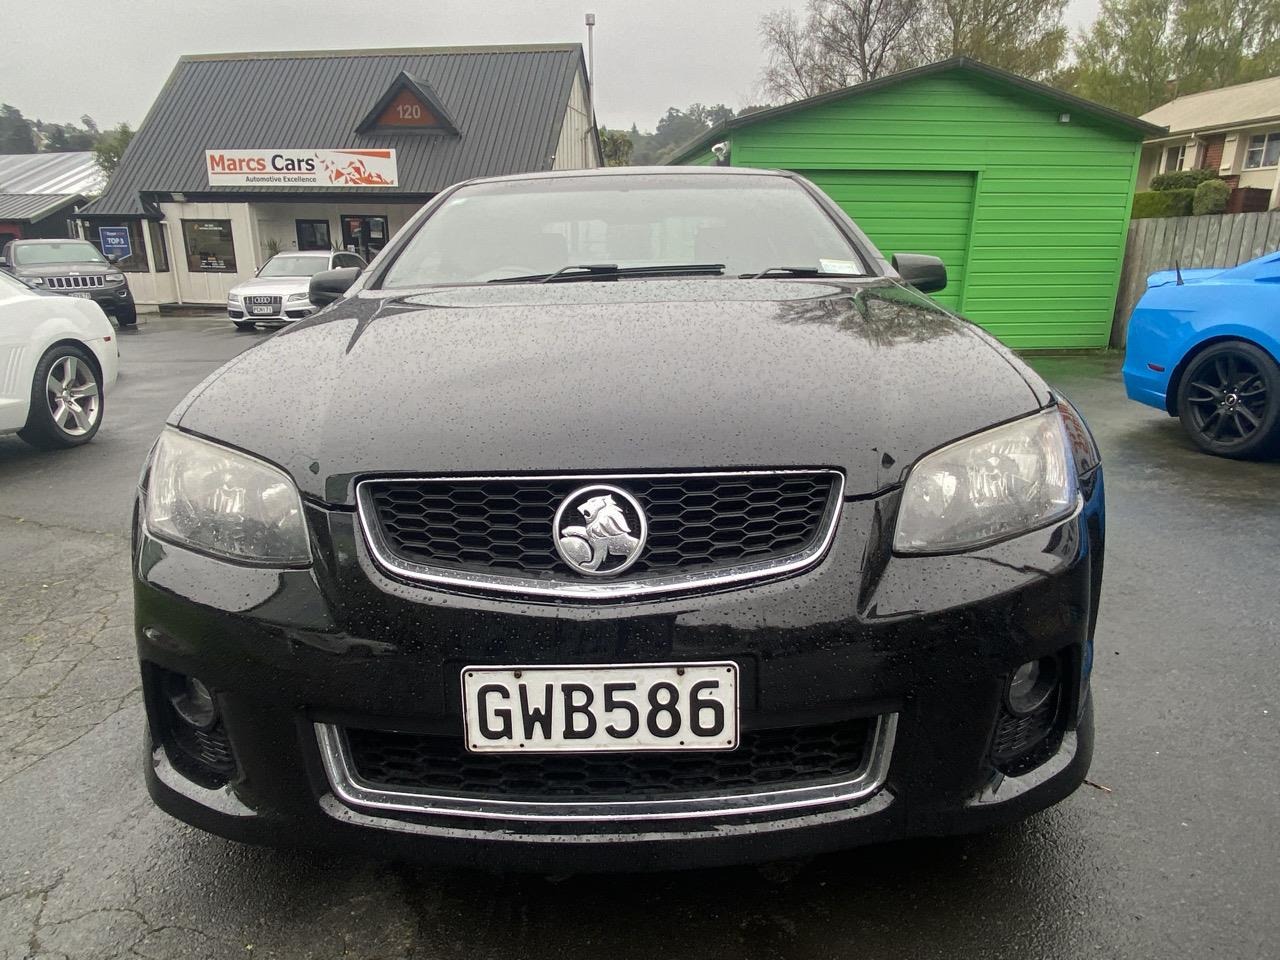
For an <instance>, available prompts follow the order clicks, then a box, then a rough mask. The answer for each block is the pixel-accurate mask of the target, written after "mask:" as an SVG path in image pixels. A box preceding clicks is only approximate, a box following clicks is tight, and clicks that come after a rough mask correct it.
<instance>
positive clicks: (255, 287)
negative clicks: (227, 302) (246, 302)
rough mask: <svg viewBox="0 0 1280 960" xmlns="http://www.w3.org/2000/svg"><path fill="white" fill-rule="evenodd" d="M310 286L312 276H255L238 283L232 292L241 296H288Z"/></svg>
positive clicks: (304, 290)
mask: <svg viewBox="0 0 1280 960" xmlns="http://www.w3.org/2000/svg"><path fill="white" fill-rule="evenodd" d="M310 287H311V278H310V277H254V278H253V279H252V280H246V281H245V282H244V283H237V284H236V285H235V286H234V287H232V288H231V292H232V293H238V294H240V295H241V296H246V295H248V296H254V297H287V296H288V295H289V294H291V293H306V292H307V290H308V289H310Z"/></svg>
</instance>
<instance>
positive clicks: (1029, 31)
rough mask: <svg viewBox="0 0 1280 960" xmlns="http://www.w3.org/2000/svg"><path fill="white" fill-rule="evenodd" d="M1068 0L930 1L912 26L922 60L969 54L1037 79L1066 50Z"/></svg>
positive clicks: (1049, 74) (1058, 62) (1055, 65)
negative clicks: (1064, 21)
mask: <svg viewBox="0 0 1280 960" xmlns="http://www.w3.org/2000/svg"><path fill="white" fill-rule="evenodd" d="M1066 7H1067V0H927V2H926V3H925V5H924V8H923V16H921V17H920V18H919V19H917V20H916V21H915V22H914V24H913V32H914V39H915V52H916V55H917V56H918V57H919V58H920V60H921V62H930V61H934V60H945V59H946V58H947V57H954V56H966V57H972V58H973V59H974V60H980V61H982V62H983V63H987V64H990V65H991V66H993V67H1001V68H1003V69H1005V70H1009V71H1011V72H1013V73H1017V74H1020V75H1022V76H1024V77H1032V78H1034V79H1038V80H1044V79H1049V78H1050V77H1052V76H1053V75H1054V73H1055V71H1057V69H1058V68H1059V66H1060V65H1061V63H1062V59H1063V56H1064V55H1065V53H1066V50H1067V28H1066V26H1064V25H1063V22H1062V15H1063V13H1064V11H1065V10H1066Z"/></svg>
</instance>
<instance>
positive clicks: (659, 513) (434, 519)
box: [365, 473, 834, 577]
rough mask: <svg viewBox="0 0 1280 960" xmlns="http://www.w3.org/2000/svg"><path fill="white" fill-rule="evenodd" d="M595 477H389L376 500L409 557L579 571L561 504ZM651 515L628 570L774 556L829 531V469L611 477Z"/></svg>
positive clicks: (519, 569) (388, 531)
mask: <svg viewBox="0 0 1280 960" xmlns="http://www.w3.org/2000/svg"><path fill="white" fill-rule="evenodd" d="M589 482H590V479H589V478H575V477H569V478H564V479H553V480H521V479H509V480H508V479H503V480H465V481H464V480H456V481H450V480H432V481H422V480H380V481H376V482H374V483H370V484H368V485H367V486H366V487H365V489H366V490H367V491H368V499H367V501H366V502H367V504H368V506H369V507H371V514H372V518H371V519H372V522H375V523H377V524H378V526H379V528H380V529H381V531H382V533H383V536H384V538H385V540H386V543H387V545H388V546H389V547H390V549H391V550H392V551H393V552H394V553H395V554H397V555H398V556H399V557H400V558H402V559H405V560H408V561H410V562H414V563H422V564H427V565H430V566H438V567H450V568H457V569H470V570H474V571H478V572H485V573H493V574H501V575H508V576H525V575H534V576H537V575H539V574H542V575H565V574H572V572H573V571H572V570H571V569H570V568H569V566H568V565H567V564H566V563H565V562H564V561H563V560H561V559H560V557H559V556H558V554H557V553H556V550H555V546H554V544H553V538H552V525H553V521H554V519H555V513H556V508H557V507H558V506H559V505H560V503H561V501H563V500H564V498H565V497H567V496H568V495H569V494H571V493H572V492H573V491H574V490H577V489H578V488H579V487H582V486H584V485H586V484H588V483H589ZM609 482H611V483H615V484H617V485H618V486H621V487H623V488H625V489H626V490H627V491H628V492H629V493H631V494H632V495H633V496H634V497H635V498H636V499H637V500H638V501H639V502H640V505H641V506H642V507H643V508H644V511H645V514H646V516H647V517H648V519H649V539H648V543H647V545H646V546H645V549H644V552H643V554H642V556H641V557H640V559H639V560H638V561H637V562H636V563H635V565H634V566H632V567H631V569H630V570H629V571H628V574H627V576H628V577H631V576H643V575H645V574H661V573H673V572H677V571H678V572H692V571H699V570H709V569H715V568H717V567H724V566H730V565H733V564H738V563H749V562H755V561H760V560H768V559H770V558H773V557H779V556H785V555H787V554H792V553H795V552H797V551H799V550H802V549H804V548H805V547H807V546H809V545H810V544H811V543H812V542H813V541H814V540H815V539H817V538H818V537H819V535H820V533H821V531H822V519H823V517H824V515H825V514H826V510H827V505H828V503H829V501H830V499H831V495H832V489H833V486H834V475H833V474H830V473H811V474H810V473H806V474H779V473H775V474H754V475H739V476H716V477H693V476H690V477H675V478H671V477H628V478H626V479H625V480H611V481H609Z"/></svg>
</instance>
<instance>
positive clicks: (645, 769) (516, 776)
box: [346, 720, 871, 800]
mask: <svg viewBox="0 0 1280 960" xmlns="http://www.w3.org/2000/svg"><path fill="white" fill-rule="evenodd" d="M870 723H871V721H868V720H845V721H841V722H838V723H830V724H823V725H822V726H810V727H791V728H787V729H783V730H757V731H751V732H746V733H744V734H743V735H742V737H741V742H740V743H739V746H738V749H736V750H732V751H726V752H716V753H692V752H688V753H575V754H564V753H562V754H541V755H511V754H492V753H468V752H467V750H466V747H465V746H464V744H463V742H462V739H461V738H460V737H447V736H432V735H424V734H408V733H389V732H386V731H380V730H360V729H354V728H351V729H348V730H347V731H346V734H347V743H348V745H349V747H350V750H351V759H352V762H353V765H354V767H355V770H356V772H357V774H358V775H359V776H360V778H361V779H363V780H364V781H366V782H368V783H372V784H381V785H386V786H396V787H412V788H417V789H421V790H429V791H433V792H439V793H444V794H453V795H458V796H479V797H501V798H504V799H511V800H547V799H554V798H570V797H587V798H590V799H593V800H611V799H637V798H668V797H680V796H699V795H705V794H707V793H713V792H717V791H722V790H747V791H751V790H755V791H763V790H771V789H778V788H781V787H791V786H803V785H807V784H816V783H821V782H824V781H832V780H840V779H848V778H850V777H852V776H854V775H856V774H857V773H858V772H859V770H860V769H861V767H862V759H863V753H864V751H865V750H866V747H867V734H868V730H869V727H870Z"/></svg>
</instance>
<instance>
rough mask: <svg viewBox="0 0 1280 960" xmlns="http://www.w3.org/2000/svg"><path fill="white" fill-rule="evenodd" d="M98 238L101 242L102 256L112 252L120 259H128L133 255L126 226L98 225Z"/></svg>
mask: <svg viewBox="0 0 1280 960" xmlns="http://www.w3.org/2000/svg"><path fill="white" fill-rule="evenodd" d="M98 239H99V240H100V241H101V242H102V254H103V256H106V255H108V254H112V253H114V254H115V255H116V256H117V257H119V258H120V259H121V260H128V259H129V257H131V256H132V255H133V245H132V244H131V243H130V242H129V228H128V227H99V228H98Z"/></svg>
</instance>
